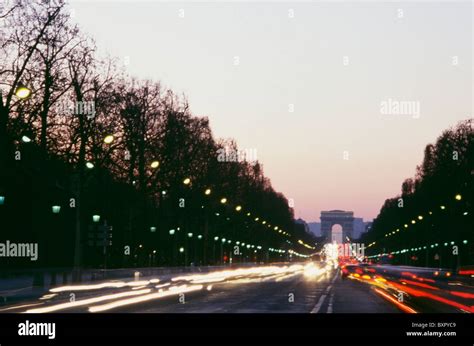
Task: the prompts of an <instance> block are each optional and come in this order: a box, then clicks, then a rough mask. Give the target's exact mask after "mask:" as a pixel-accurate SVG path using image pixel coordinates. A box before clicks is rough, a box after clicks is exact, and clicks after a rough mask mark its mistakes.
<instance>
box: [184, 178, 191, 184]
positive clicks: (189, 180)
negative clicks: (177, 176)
mask: <svg viewBox="0 0 474 346" xmlns="http://www.w3.org/2000/svg"><path fill="white" fill-rule="evenodd" d="M190 183H191V179H189V178H186V179H184V180H183V184H184V185H189V184H190Z"/></svg>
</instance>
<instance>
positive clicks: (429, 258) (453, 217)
mask: <svg viewBox="0 0 474 346" xmlns="http://www.w3.org/2000/svg"><path fill="white" fill-rule="evenodd" d="M473 174H474V131H473V120H472V119H469V120H465V121H462V122H460V123H459V124H457V126H455V127H454V128H451V129H448V130H446V131H444V132H443V133H442V134H441V136H439V137H438V139H437V141H436V143H434V144H428V145H427V146H426V148H425V150H424V159H423V162H422V163H421V164H420V165H419V166H417V170H416V175H415V177H414V178H409V179H406V180H405V181H404V182H403V184H402V188H401V190H402V191H401V194H400V195H399V196H396V197H394V198H391V199H387V200H386V201H385V203H384V205H383V207H382V209H381V210H380V214H379V215H378V216H377V218H376V219H375V220H374V223H373V226H372V229H371V231H370V232H369V233H368V234H367V235H366V236H365V242H366V244H370V243H373V242H375V243H374V244H373V245H371V247H370V248H369V250H370V251H369V255H374V254H390V253H392V252H396V251H399V250H404V249H407V250H409V251H407V252H404V253H403V254H401V253H398V254H392V256H391V259H392V261H393V262H395V263H409V264H414V265H423V266H426V265H429V266H448V267H449V266H457V265H462V264H466V263H470V264H472V263H473V260H472V258H473V255H474V252H473V246H472V245H473V243H474V223H473V208H472V206H473V204H472V202H473V201H472V198H473V196H474V191H473ZM453 246H457V249H458V250H459V256H452V254H453ZM412 249H418V250H412Z"/></svg>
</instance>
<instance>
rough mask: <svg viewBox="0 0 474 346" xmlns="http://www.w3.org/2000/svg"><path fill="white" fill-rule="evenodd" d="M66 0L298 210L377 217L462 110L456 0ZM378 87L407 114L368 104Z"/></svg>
mask: <svg viewBox="0 0 474 346" xmlns="http://www.w3.org/2000/svg"><path fill="white" fill-rule="evenodd" d="M70 3H71V4H70V7H71V8H73V9H74V15H75V16H74V19H75V20H76V21H77V22H78V23H79V24H80V26H81V27H82V28H83V29H84V31H86V32H88V33H89V34H90V35H91V36H92V37H94V38H95V39H96V42H97V45H98V47H99V48H100V51H101V52H102V53H104V54H105V53H110V54H112V55H113V56H117V57H118V58H119V59H120V60H123V59H125V57H128V58H127V59H129V61H130V64H129V65H127V66H125V68H126V70H127V71H128V72H129V73H130V74H131V75H133V76H136V77H139V78H151V79H154V80H160V81H162V83H163V84H164V85H165V86H168V87H170V88H172V89H173V90H175V91H176V92H184V93H185V94H186V95H187V97H188V99H189V102H190V106H191V109H192V111H193V113H194V114H196V115H198V116H208V117H209V119H210V123H211V127H212V129H213V133H214V135H215V136H216V137H217V138H234V139H235V140H236V141H237V143H238V144H239V147H240V148H241V149H253V148H255V149H256V150H257V155H258V159H259V161H260V162H261V163H262V164H263V167H264V171H265V174H266V176H268V177H269V178H270V179H271V181H272V184H273V186H274V188H275V189H276V190H277V191H281V192H282V193H284V194H285V196H287V197H288V198H292V199H293V200H294V204H295V217H297V218H298V217H301V218H303V219H305V220H306V221H308V222H310V221H319V214H320V212H321V211H322V210H331V209H342V210H352V211H354V214H355V216H357V217H363V218H364V219H365V220H370V219H372V218H374V217H376V216H377V214H378V212H379V210H380V207H381V206H382V204H383V203H384V201H385V199H387V198H390V197H393V196H395V195H397V194H399V193H400V187H401V184H402V182H403V180H404V179H406V178H408V177H412V176H413V175H414V174H415V169H416V165H418V164H420V163H421V161H422V159H423V150H424V147H425V146H426V144H428V143H432V142H434V141H435V140H436V138H437V137H438V136H439V135H440V134H441V133H442V131H443V130H445V129H447V128H449V127H451V126H454V125H456V123H457V122H459V121H460V120H463V119H467V118H469V117H471V116H472V4H469V3H456V4H449V3H437V4H430V3H426V4H424V3H423V4H409V3H403V4H402V5H401V4H397V3H385V4H379V3H372V2H368V3H362V4H357V3H356V2H353V1H347V2H345V3H344V2H343V3H339V2H338V3H334V4H330V3H318V4H316V3H293V2H292V3H284V2H282V3H258V4H250V3H239V2H228V3H220V4H218V3H215V2H202V3H193V2H190V1H184V2H179V3H170V2H160V1H156V2H153V1H143V2H141V1H138V2H133V3H132V2H128V1H124V2H123V1H121V2H119V1H117V2H115V1H98V2H89V1H71V2H70ZM400 7H402V9H403V17H401V18H400V17H399V11H398V10H399V8H400ZM290 9H291V10H293V13H294V17H293V18H289V16H288V14H289V10H290ZM181 10H184V18H182V17H180V14H182V13H183V12H182V11H181ZM236 56H238V57H239V65H237V66H236V65H234V62H235V57H236ZM345 56H347V57H348V65H344V57H345ZM454 56H457V57H458V65H453V63H452V62H453V57H454ZM388 99H392V100H398V101H409V102H417V103H418V104H419V105H420V116H419V118H414V117H413V116H411V115H395V114H392V115H385V114H381V112H380V107H381V102H384V101H387V100H388ZM290 104H293V105H294V106H293V107H294V112H289V107H290V106H289V105H290ZM345 151H347V153H348V155H349V156H348V157H349V159H348V160H344V156H343V155H344V152H345Z"/></svg>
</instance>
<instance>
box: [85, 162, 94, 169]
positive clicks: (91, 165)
mask: <svg viewBox="0 0 474 346" xmlns="http://www.w3.org/2000/svg"><path fill="white" fill-rule="evenodd" d="M86 167H87V168H89V169H92V168H94V164H93V163H92V162H86Z"/></svg>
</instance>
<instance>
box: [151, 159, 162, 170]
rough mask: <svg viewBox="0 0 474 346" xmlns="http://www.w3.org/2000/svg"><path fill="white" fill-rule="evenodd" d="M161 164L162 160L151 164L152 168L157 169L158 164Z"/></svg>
mask: <svg viewBox="0 0 474 346" xmlns="http://www.w3.org/2000/svg"><path fill="white" fill-rule="evenodd" d="M159 165H160V162H159V161H153V162H152V163H151V165H150V167H151V168H153V169H155V168H158V166H159Z"/></svg>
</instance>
